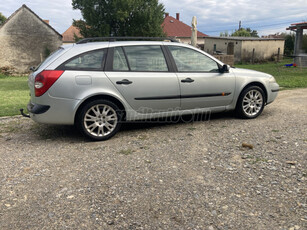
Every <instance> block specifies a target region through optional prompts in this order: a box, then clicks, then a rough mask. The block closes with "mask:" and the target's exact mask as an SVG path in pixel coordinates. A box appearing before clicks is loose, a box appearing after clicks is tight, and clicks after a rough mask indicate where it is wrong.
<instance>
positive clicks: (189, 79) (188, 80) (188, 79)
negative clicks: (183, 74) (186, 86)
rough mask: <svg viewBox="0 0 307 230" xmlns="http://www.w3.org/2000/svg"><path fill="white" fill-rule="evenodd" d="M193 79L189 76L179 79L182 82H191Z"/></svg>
mask: <svg viewBox="0 0 307 230" xmlns="http://www.w3.org/2000/svg"><path fill="white" fill-rule="evenodd" d="M193 81H194V80H193V79H191V78H189V77H188V78H186V79H182V80H181V82H183V83H191V82H193Z"/></svg>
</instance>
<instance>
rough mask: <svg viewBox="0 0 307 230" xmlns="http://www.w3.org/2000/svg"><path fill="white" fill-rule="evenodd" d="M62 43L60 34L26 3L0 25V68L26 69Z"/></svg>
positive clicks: (24, 71)
mask: <svg viewBox="0 0 307 230" xmlns="http://www.w3.org/2000/svg"><path fill="white" fill-rule="evenodd" d="M61 44H62V35H61V34H59V33H58V32H57V31H56V30H55V29H53V28H52V27H51V26H50V25H49V21H48V20H45V21H44V20H42V19H41V18H40V17H38V16H37V15H36V14H35V13H34V12H33V11H32V10H31V9H30V8H28V7H27V6H26V5H22V7H20V8H19V9H18V10H16V11H15V12H14V13H13V14H12V15H11V16H10V17H9V18H8V19H7V20H6V21H5V22H4V23H3V24H2V25H1V27H0V68H1V67H2V68H3V67H5V68H10V69H11V70H12V72H14V73H27V72H29V68H30V67H31V66H37V65H38V64H39V63H40V62H41V61H43V60H44V59H45V58H46V56H48V55H49V54H50V53H51V52H53V51H54V50H56V49H58V47H60V46H61Z"/></svg>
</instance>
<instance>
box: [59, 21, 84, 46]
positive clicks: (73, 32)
mask: <svg viewBox="0 0 307 230" xmlns="http://www.w3.org/2000/svg"><path fill="white" fill-rule="evenodd" d="M62 36H63V43H65V44H69V43H75V36H77V37H78V38H82V35H81V33H80V29H79V28H77V27H75V26H73V25H71V26H70V27H69V28H68V29H67V30H66V31H65V32H64V33H62Z"/></svg>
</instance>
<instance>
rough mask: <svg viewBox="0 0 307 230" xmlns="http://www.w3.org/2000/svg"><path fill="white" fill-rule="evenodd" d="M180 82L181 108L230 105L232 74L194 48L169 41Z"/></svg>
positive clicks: (233, 77)
mask: <svg viewBox="0 0 307 230" xmlns="http://www.w3.org/2000/svg"><path fill="white" fill-rule="evenodd" d="M168 49H169V51H170V54H171V56H172V58H173V59H174V63H175V64H176V67H177V75H178V78H179V83H180V94H181V109H183V110H186V109H194V108H208V107H220V106H226V105H229V104H230V103H231V102H232V100H233V97H234V90H235V76H234V74H232V73H231V72H224V73H221V72H220V71H219V66H218V64H217V62H216V61H215V60H213V59H212V58H210V57H209V56H207V55H206V54H204V53H203V52H201V51H198V50H196V49H193V48H188V47H183V46H177V45H169V46H168Z"/></svg>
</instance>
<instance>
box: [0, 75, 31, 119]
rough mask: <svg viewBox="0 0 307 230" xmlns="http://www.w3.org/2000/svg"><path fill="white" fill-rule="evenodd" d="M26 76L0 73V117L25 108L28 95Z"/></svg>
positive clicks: (11, 114)
mask: <svg viewBox="0 0 307 230" xmlns="http://www.w3.org/2000/svg"><path fill="white" fill-rule="evenodd" d="M27 80H28V77H26V76H23V77H11V76H4V75H1V74H0V98H1V100H0V117H3V116H13V115H17V114H20V112H19V109H20V108H24V109H25V108H26V106H27V104H28V102H29V100H30V96H29V88H28V85H27Z"/></svg>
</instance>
